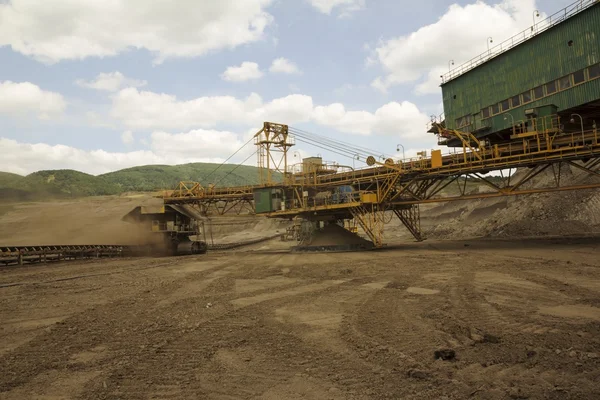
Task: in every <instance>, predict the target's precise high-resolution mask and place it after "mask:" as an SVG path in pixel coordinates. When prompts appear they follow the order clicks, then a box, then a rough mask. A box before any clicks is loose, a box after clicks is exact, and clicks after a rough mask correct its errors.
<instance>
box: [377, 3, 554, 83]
mask: <svg viewBox="0 0 600 400" xmlns="http://www.w3.org/2000/svg"><path fill="white" fill-rule="evenodd" d="M535 7H536V3H535V0H503V1H501V2H499V3H498V4H495V5H488V4H486V3H484V2H482V1H477V2H475V3H474V4H468V5H465V6H460V5H458V4H454V5H452V6H450V8H449V9H448V11H447V12H446V14H444V15H443V16H442V17H441V18H440V19H439V20H438V21H437V22H436V23H434V24H431V25H427V26H424V27H422V28H420V29H418V30H417V31H415V32H412V33H411V34H409V35H406V36H401V37H397V38H393V39H389V40H386V41H384V42H382V43H380V44H379V46H378V47H377V48H376V50H375V54H374V55H373V56H372V58H373V59H375V60H376V61H377V62H379V63H380V64H381V66H382V67H383V69H384V70H385V72H386V75H385V76H382V77H378V78H377V79H375V80H374V81H373V82H372V84H371V86H372V87H374V88H376V89H378V90H381V91H385V90H387V88H389V87H390V86H393V85H399V84H405V83H412V82H419V83H418V85H417V86H416V88H415V91H416V92H417V93H418V94H428V93H438V91H439V85H440V83H441V79H440V75H442V74H444V73H446V72H448V70H449V61H450V60H454V62H455V67H457V66H459V65H460V64H462V63H463V62H466V61H468V60H470V59H472V58H474V57H476V56H478V55H479V54H480V53H482V52H484V51H486V50H487V44H486V41H487V38H488V37H490V36H491V37H492V38H493V39H494V41H495V43H496V44H498V43H500V42H501V41H503V40H505V39H508V38H509V37H510V36H511V35H513V34H516V33H518V32H520V31H522V30H524V29H526V28H527V27H528V26H531V24H532V13H533V11H534V9H535ZM542 18H543V16H542ZM542 18H540V20H541V19H542Z"/></svg>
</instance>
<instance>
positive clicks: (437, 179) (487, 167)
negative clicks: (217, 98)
mask: <svg viewBox="0 0 600 400" xmlns="http://www.w3.org/2000/svg"><path fill="white" fill-rule="evenodd" d="M556 126H557V124H555V123H552V122H551V123H549V124H547V125H546V124H539V125H538V127H540V128H544V129H542V130H539V131H534V132H520V131H519V132H515V133H514V140H513V141H511V142H508V143H505V144H495V145H491V146H490V145H488V144H487V143H486V142H483V141H480V140H478V139H477V138H475V137H474V136H473V135H472V134H470V133H465V132H460V131H454V130H453V131H450V130H444V129H443V128H441V127H438V129H439V131H438V134H439V135H440V137H442V138H445V139H452V140H455V139H458V140H460V142H461V143H462V151H458V152H455V153H453V154H446V155H442V154H441V152H438V151H434V152H432V157H431V158H424V157H422V158H419V159H411V160H400V161H398V162H394V161H392V160H386V161H385V162H381V163H380V162H377V161H376V159H375V158H374V157H369V159H368V160H367V163H368V164H370V167H369V168H365V169H358V170H352V171H345V172H337V170H336V166H335V165H325V164H323V165H322V166H320V167H318V168H311V169H310V170H308V171H303V173H301V174H290V173H288V172H287V171H288V169H287V151H288V149H289V147H291V146H292V145H293V139H292V137H291V135H289V134H288V126H287V125H280V124H275V123H270V122H265V124H264V126H263V128H262V129H261V130H260V131H259V132H258V133H257V134H256V136H255V138H256V141H255V144H256V145H257V146H258V147H259V149H258V154H259V172H260V176H261V185H258V186H245V187H229V188H217V187H209V188H204V187H202V185H200V184H199V183H189V182H182V183H181V184H180V185H179V187H178V188H177V189H176V190H174V191H171V192H168V193H166V194H165V196H164V202H165V203H175V204H178V203H194V204H197V205H199V206H200V207H202V208H203V209H204V210H205V211H206V210H208V208H209V207H210V206H211V205H212V206H215V205H217V204H220V206H215V207H216V209H217V210H218V211H219V212H226V211H227V209H232V208H234V207H237V206H239V205H240V204H243V205H245V206H249V205H251V204H252V200H253V194H254V192H255V191H257V190H263V189H265V188H272V189H277V190H280V191H281V192H282V193H283V194H284V197H283V198H284V199H285V201H284V202H282V204H283V206H281V208H279V209H273V210H271V212H269V213H267V216H269V217H272V218H287V219H292V218H294V217H302V218H305V219H309V220H338V221H341V220H354V222H355V223H356V224H358V225H360V226H361V228H362V229H363V231H364V232H365V233H366V234H367V235H368V236H369V238H370V239H371V240H372V241H373V243H374V244H375V246H376V247H381V246H382V245H383V232H384V226H385V224H386V222H389V218H387V220H386V212H388V211H389V212H391V213H392V215H395V216H396V217H397V218H398V219H399V220H400V221H401V222H402V223H403V224H404V225H405V226H406V227H407V229H408V230H409V231H410V233H411V234H412V235H413V236H414V237H415V239H417V240H423V237H422V234H421V231H420V226H419V221H420V218H419V208H418V205H419V204H423V203H431V202H445V201H453V200H465V199H482V198H489V197H498V196H512V195H521V194H531V193H541V192H552V191H561V190H577V189H593V188H599V187H600V179H598V178H600V173H599V172H598V167H599V166H600V142H599V137H598V136H599V135H598V131H597V129H596V128H594V129H593V130H588V131H581V132H578V133H568V134H567V133H563V132H562V131H561V130H560V129H557V128H556ZM275 152H276V153H277V154H278V155H280V156H281V157H280V158H277V157H275V156H274V153H275ZM565 165H568V166H570V167H573V168H576V169H577V170H580V171H582V172H584V173H586V174H587V175H588V176H589V177H590V179H596V180H594V181H592V180H590V181H589V182H585V183H583V184H574V183H572V182H568V181H567V182H565V179H564V178H563V175H564V174H563V171H564V166H565ZM282 167H283V171H282V172H283V174H284V180H283V182H274V181H273V174H272V171H274V170H278V171H281V168H282ZM517 168H518V169H521V170H523V169H525V172H523V173H521V174H520V176H518V177H514V176H509V177H507V178H506V179H503V180H502V181H501V182H498V181H497V180H496V181H493V180H492V179H489V178H487V177H485V176H483V175H485V174H487V173H488V172H490V171H505V170H510V171H512V170H516V169H517ZM547 170H550V171H553V176H554V180H553V182H552V184H551V185H549V186H545V187H533V186H532V185H531V180H532V178H534V177H535V176H538V175H539V174H540V173H542V172H544V171H547ZM473 179H476V180H477V182H481V183H483V184H485V185H487V187H489V191H487V192H483V193H479V192H478V193H469V191H468V186H467V184H468V182H469V180H473ZM450 185H456V186H457V187H458V194H456V195H453V196H446V197H442V196H441V195H440V194H441V193H442V191H443V190H444V189H446V188H449V187H450ZM340 187H351V188H352V191H351V192H347V193H344V194H343V196H337V197H335V196H330V195H328V193H329V194H331V193H332V192H335V191H336V190H337V189H338V188H340ZM223 204H225V206H223ZM232 204H233V205H232ZM219 207H220V208H219ZM387 215H390V213H387Z"/></svg>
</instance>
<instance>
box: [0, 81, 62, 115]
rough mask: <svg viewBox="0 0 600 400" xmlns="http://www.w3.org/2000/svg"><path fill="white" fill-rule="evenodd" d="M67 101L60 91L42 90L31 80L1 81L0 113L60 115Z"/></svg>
mask: <svg viewBox="0 0 600 400" xmlns="http://www.w3.org/2000/svg"><path fill="white" fill-rule="evenodd" d="M66 108H67V103H66V101H65V99H64V98H63V96H62V95H61V94H59V93H55V92H49V91H45V90H42V89H41V88H40V87H39V86H37V85H34V84H33V83H30V82H20V83H18V82H11V81H4V82H1V81H0V114H7V115H26V114H28V113H35V114H37V115H38V117H39V118H40V119H49V118H53V117H56V116H60V115H61V114H62V113H63V112H64V111H65V109H66Z"/></svg>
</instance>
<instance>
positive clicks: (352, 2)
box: [308, 0, 365, 17]
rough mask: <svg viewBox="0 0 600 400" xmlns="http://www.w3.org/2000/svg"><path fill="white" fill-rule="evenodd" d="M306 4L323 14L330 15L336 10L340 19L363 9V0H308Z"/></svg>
mask: <svg viewBox="0 0 600 400" xmlns="http://www.w3.org/2000/svg"><path fill="white" fill-rule="evenodd" d="M308 2H309V3H310V4H311V5H312V6H313V7H314V8H316V9H317V10H318V11H319V12H321V13H323V14H331V12H332V11H333V10H334V9H336V10H337V11H338V12H339V14H340V16H341V17H344V16H348V15H350V14H351V13H353V12H355V11H358V10H360V9H362V8H364V7H365V0H308Z"/></svg>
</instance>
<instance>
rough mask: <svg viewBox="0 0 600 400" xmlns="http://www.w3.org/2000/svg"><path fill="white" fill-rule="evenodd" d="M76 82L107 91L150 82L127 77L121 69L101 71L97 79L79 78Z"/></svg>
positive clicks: (86, 86)
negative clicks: (86, 79)
mask: <svg viewBox="0 0 600 400" xmlns="http://www.w3.org/2000/svg"><path fill="white" fill-rule="evenodd" d="M75 83H76V84H77V85H79V86H81V87H85V88H89V89H96V90H103V91H106V92H116V91H117V90H119V89H121V88H124V87H142V86H146V85H147V84H148V82H146V81H141V80H137V79H131V78H127V77H126V76H125V75H123V74H122V73H120V72H119V71H115V72H108V73H104V72H103V73H100V74H99V75H98V76H97V77H96V79H94V80H92V81H85V80H83V79H78V80H76V81H75Z"/></svg>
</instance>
